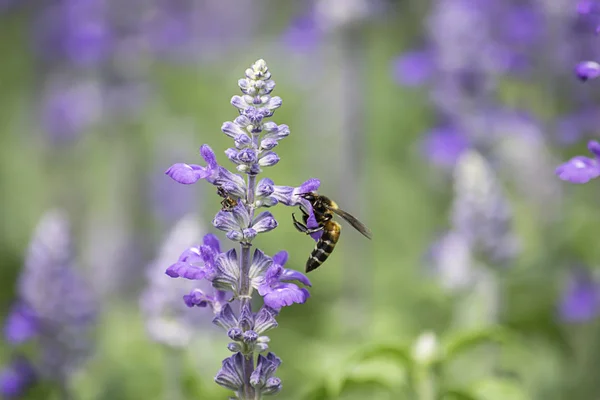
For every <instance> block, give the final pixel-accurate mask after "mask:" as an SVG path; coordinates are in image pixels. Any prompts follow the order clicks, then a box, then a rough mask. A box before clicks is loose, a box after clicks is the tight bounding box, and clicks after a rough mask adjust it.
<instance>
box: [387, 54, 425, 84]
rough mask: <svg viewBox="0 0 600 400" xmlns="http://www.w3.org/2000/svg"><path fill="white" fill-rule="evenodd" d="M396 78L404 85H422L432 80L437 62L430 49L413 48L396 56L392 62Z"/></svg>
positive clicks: (393, 74)
mask: <svg viewBox="0 0 600 400" xmlns="http://www.w3.org/2000/svg"><path fill="white" fill-rule="evenodd" d="M392 68H393V72H392V76H393V77H394V80H395V81H396V82H397V83H398V84H400V85H404V86H420V85H423V84H425V83H427V82H429V81H430V80H431V78H432V77H433V74H434V73H435V68H436V66H435V63H434V59H433V57H432V54H431V52H430V50H427V49H425V50H413V51H408V52H405V53H403V54H402V55H400V56H398V57H396V58H395V59H394V60H393V62H392Z"/></svg>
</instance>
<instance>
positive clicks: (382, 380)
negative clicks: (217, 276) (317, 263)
mask: <svg viewBox="0 0 600 400" xmlns="http://www.w3.org/2000/svg"><path fill="white" fill-rule="evenodd" d="M0 10H1V14H0V54H1V55H2V61H1V62H0V193H1V196H0V199H1V200H0V201H1V203H0V205H1V207H0V221H1V223H0V287H1V290H0V310H1V312H2V316H3V319H4V322H5V325H6V328H5V330H4V333H5V337H6V340H5V341H3V342H2V344H1V345H0V363H2V364H3V365H4V366H5V370H4V372H3V374H2V375H1V379H0V383H2V387H3V390H4V392H5V395H6V397H7V398H26V399H65V398H72V399H107V400H108V399H111V400H112V399H114V400H121V399H122V400H126V399H127V400H129V399H132V400H133V399H147V400H151V399H173V400H178V399H221V398H226V397H227V395H228V393H227V392H226V391H224V390H222V389H220V388H218V387H217V385H215V384H214V382H213V377H214V375H215V373H216V372H217V370H218V369H219V368H220V363H221V360H222V359H223V358H225V357H227V356H229V352H228V351H227V348H226V344H227V340H226V339H227V337H226V335H224V333H223V332H222V331H221V330H220V329H219V328H217V327H215V326H213V325H212V324H211V323H210V320H211V316H210V315H208V314H210V312H209V311H206V312H205V310H202V309H193V310H190V312H192V313H193V315H194V316H193V317H192V319H193V320H194V323H193V324H192V325H193V326H192V327H191V330H186V329H188V328H189V327H187V328H185V329H184V327H182V326H179V325H177V324H174V325H170V324H169V322H168V320H165V319H160V318H159V317H160V315H159V314H160V313H161V312H162V311H163V310H162V308H161V307H163V306H164V304H166V302H167V300H169V299H170V300H172V299H173V298H175V301H176V303H177V304H178V305H179V306H181V307H183V308H185V306H184V305H183V302H182V301H179V298H180V296H182V295H183V294H185V290H186V289H185V287H182V285H181V284H182V282H179V281H177V280H174V279H171V278H169V277H167V276H166V275H164V270H165V269H166V268H167V267H168V266H169V265H170V264H171V263H172V262H174V261H176V258H177V257H178V255H179V253H180V252H181V251H183V249H184V248H185V247H186V246H189V245H191V244H194V243H197V242H199V238H200V237H201V235H202V234H204V233H208V232H213V233H216V230H215V229H214V228H212V226H211V224H210V221H211V220H212V217H213V216H214V214H215V212H216V211H217V210H218V209H219V208H220V204H219V202H220V198H219V197H218V196H217V195H216V194H215V192H214V188H213V187H212V186H210V185H207V184H205V182H200V183H198V184H196V185H193V186H184V185H179V184H177V183H175V182H174V181H172V180H171V179H169V178H168V177H167V176H166V175H165V174H164V171H165V170H166V169H167V168H168V167H169V166H170V165H171V164H173V163H176V162H187V163H202V161H201V159H200V158H199V155H198V149H199V147H200V145H201V144H204V143H206V144H209V145H210V146H211V147H212V148H213V149H214V150H215V152H216V153H217V157H218V160H219V162H220V163H221V164H222V165H227V163H228V161H227V159H226V157H225V156H224V154H223V152H222V151H223V150H225V149H226V148H227V147H229V146H230V145H231V144H230V141H229V139H228V138H227V137H226V136H225V135H223V134H222V133H221V132H220V126H221V124H222V123H223V122H224V121H230V120H232V119H233V118H235V117H236V114H237V111H236V109H235V108H234V107H232V106H231V105H230V103H229V101H230V99H231V96H233V95H236V94H239V89H238V88H237V85H236V82H237V79H239V78H242V77H243V73H244V70H245V69H246V68H247V67H248V66H250V65H251V64H252V63H253V62H254V61H255V60H257V59H259V58H263V59H265V60H266V62H267V64H268V65H269V68H270V71H271V72H272V74H273V79H274V80H275V81H276V83H277V87H276V89H275V92H274V94H275V95H278V96H281V97H282V99H283V106H282V107H281V108H280V109H279V110H278V111H277V112H276V113H275V116H274V119H273V120H274V121H275V122H277V123H285V124H288V125H289V126H290V129H291V132H292V133H291V135H290V136H289V137H288V138H286V139H285V140H284V141H282V142H281V144H280V146H279V147H278V154H279V155H280V157H281V161H280V162H279V164H278V165H276V166H275V167H272V168H268V169H266V170H265V172H264V175H263V176H268V177H270V178H272V179H273V180H274V181H275V182H276V183H277V184H282V185H290V186H297V185H299V184H300V183H302V182H303V181H305V180H306V179H308V178H311V177H317V178H319V179H320V180H321V182H322V184H321V192H322V193H323V194H327V195H328V196H330V197H332V198H334V199H335V200H337V202H338V204H339V205H340V206H341V207H342V208H344V209H346V210H347V211H350V212H351V213H352V214H354V215H355V216H357V217H358V218H359V219H361V220H362V221H363V222H364V223H365V224H367V225H368V226H369V227H370V228H371V229H372V231H373V236H374V238H373V240H372V241H371V242H369V241H368V240H366V239H365V238H364V237H362V236H360V234H358V233H357V232H356V231H354V230H353V229H352V228H351V227H350V226H349V225H348V224H344V223H342V224H343V225H344V227H343V234H342V238H341V241H340V243H339V244H338V246H337V248H336V250H335V252H334V253H333V255H332V256H331V258H330V259H329V260H328V261H327V262H326V263H325V265H324V266H323V267H321V268H320V269H318V270H317V271H315V272H313V273H311V274H310V275H309V277H310V279H311V281H312V283H313V287H312V288H311V290H310V291H311V298H310V299H309V301H308V302H307V303H306V304H304V305H294V306H292V307H288V308H285V309H284V310H283V311H282V313H281V315H280V317H279V318H278V320H279V327H278V328H277V329H276V330H274V331H272V332H270V335H269V336H270V337H271V346H270V347H271V350H272V351H274V352H275V353H276V354H277V355H278V356H279V357H281V358H282V360H283V364H282V366H281V367H280V369H279V371H278V376H280V377H281V379H282V380H283V385H284V389H283V391H282V392H281V394H280V395H279V397H280V398H283V399H338V398H339V399H419V400H430V399H436V398H448V399H452V398H456V399H486V400H487V399H490V400H493V399H546V400H552V399H564V398H573V399H582V400H583V399H590V400H592V399H597V398H598V393H599V391H600V381H599V380H598V379H597V371H598V367H599V364H600V363H599V360H600V340H599V339H598V338H599V337H600V326H599V324H598V319H597V318H596V317H597V315H598V313H599V312H600V308H599V307H600V304H599V302H600V286H599V285H600V280H599V279H600V277H599V276H598V260H600V246H598V240H597V238H598V234H597V232H598V226H599V223H600V213H599V212H598V209H597V204H598V201H597V199H598V195H599V191H598V188H597V185H595V184H593V183H590V184H588V185H571V184H568V183H565V182H562V181H560V180H559V179H558V178H557V177H556V176H555V175H554V169H555V167H556V166H557V165H559V164H560V163H561V162H562V161H563V160H565V159H567V158H569V157H571V156H573V155H576V154H584V153H585V144H586V142H587V140H588V139H589V138H593V137H594V136H595V135H597V130H596V129H597V125H598V122H600V117H599V114H598V108H597V101H598V94H599V93H600V89H599V88H598V87H596V85H594V83H593V82H588V83H581V82H579V81H577V80H576V78H575V77H574V75H573V73H572V70H573V66H574V65H576V63H577V62H579V61H581V60H583V59H594V57H596V56H597V55H598V53H599V50H598V49H600V43H599V42H597V40H598V39H597V38H596V37H595V36H594V30H595V23H596V22H597V21H594V20H593V18H592V17H590V16H582V15H578V14H577V11H576V5H575V2H573V1H566V0H520V1H506V0H435V1H423V0H414V1H392V0H388V1H386V0H314V1H295V2H282V1H276V0H244V1H240V0H154V1H149V0H146V1H143V0H127V1H125V0H52V1H46V2H39V1H35V0H21V1H11V0H4V1H2V2H0ZM271 211H272V212H273V214H274V215H275V217H276V218H277V219H278V221H279V227H278V228H277V229H276V230H274V231H272V232H270V233H268V234H266V235H261V236H259V237H258V239H257V240H256V242H255V244H256V245H257V246H258V247H260V248H261V249H263V250H264V251H265V252H266V253H267V254H274V253H275V252H277V251H279V250H282V249H285V250H287V251H288V252H289V253H290V260H289V262H288V265H287V267H289V268H294V269H298V270H303V268H304V263H305V261H306V258H307V256H308V254H309V252H310V250H311V249H312V248H313V245H314V244H313V242H312V241H311V239H310V238H308V237H306V236H304V235H300V234H299V233H298V232H296V231H295V230H294V228H293V226H292V224H291V212H292V211H293V210H291V209H289V208H286V207H283V206H278V207H275V208H274V209H273V210H271ZM67 223H68V226H67ZM36 227H37V228H36ZM36 229H37V230H36ZM68 229H70V232H71V236H70V238H69V236H68V235H69V234H68V232H69V230H68ZM219 234H220V233H219ZM69 241H70V245H67V244H68V243H67V242H69ZM165 241H166V243H165ZM66 249H68V251H69V253H68V254H63V253H64V252H65V251H67V250H66ZM53 260H63V261H61V262H62V263H63V264H65V265H67V264H68V267H69V271H71V272H69V273H65V272H64V271H63V269H64V268H63V266H64V265H61V266H58V267H51V268H50V269H49V270H48V271H50V272H45V273H41V274H40V273H38V275H35V273H36V272H35V271H36V268H42V267H43V266H44V265H45V264H47V263H49V264H51V263H52V262H54V261H53ZM52 268H58V269H54V270H53V269H52ZM71 273H73V274H76V275H77V279H75V278H73V279H71V278H69V279H67V280H68V282H69V283H68V284H65V283H64V279H63V280H62V281H61V277H64V276H65V274H66V275H68V276H69V277H70V276H71V275H69V274H71ZM31 274H34V275H35V279H33V278H28V277H30V276H31ZM44 274H45V275H44ZM78 279H81V280H82V281H81V282H80V281H79V280H78ZM30 281H34V282H33V283H27V282H30ZM61 282H62V283H61ZM24 287H26V288H25V289H24ZM71 292H73V293H75V294H70V293H71ZM24 293H25V294H24ZM27 293H29V295H31V296H33V297H34V298H35V299H36V300H31V301H38V302H39V303H40V304H42V305H44V306H46V307H47V315H44V316H43V318H47V319H49V320H52V319H55V320H56V321H58V322H57V323H56V324H55V327H56V331H52V332H43V334H42V336H44V335H45V340H43V338H42V339H40V338H37V339H36V338H33V339H32V340H28V341H25V339H27V338H28V336H29V335H27V332H28V329H29V328H31V327H30V326H29V325H28V323H27V321H26V318H23V317H21V318H20V319H19V318H18V317H14V313H13V312H12V311H14V309H15V307H17V306H18V304H19V301H20V300H23V297H27ZM31 293H33V294H31ZM16 305H17V306H16ZM82 307H83V311H81V309H82ZM11 310H12V311H11ZM11 316H12V317H11ZM11 318H17V319H18V321H17V322H18V323H17V325H18V326H19V329H16V330H15V328H14V320H13V324H12V325H11V324H9V322H10V320H11ZM153 318H154V319H153ZM157 318H158V320H157ZM161 318H162V317H161ZM69 321H71V322H72V321H76V324H75V325H76V326H75V327H74V328H73V329H70V328H69V329H67V325H68V324H69V323H71V322H69ZM165 321H167V322H165ZM19 324H20V325H19ZM11 326H12V328H11ZM186 326H187V325H186ZM23 332H25V333H23ZM15 335H16V337H15ZM84 338H85V340H83V339H84ZM55 342H58V344H57V343H55ZM52 346H55V347H52ZM56 346H58V348H59V349H60V350H55V352H56V351H57V352H58V353H52V350H48V349H49V348H50V349H53V348H57V347H56ZM48 351H50V353H52V354H53V356H52V354H51V355H50V356H48ZM57 354H58V355H57ZM82 356H83V357H82ZM22 357H25V358H26V359H28V360H30V363H31V364H32V365H33V367H34V368H35V370H36V376H37V377H38V379H37V380H36V381H35V383H33V382H32V381H31V380H30V379H29V378H30V377H31V375H30V374H29V372H31V371H29V370H28V369H27V368H24V367H23V365H24V362H23V361H22V360H23V358H22ZM48 357H49V358H50V361H53V362H54V364H52V363H50V365H51V368H50V372H48V371H47V369H48V365H49V362H48ZM19 363H21V364H19ZM66 364H68V365H67V366H65V365H66ZM15 365H20V367H15ZM44 368H46V370H44ZM61 368H62V369H61ZM19 371H20V372H19ZM23 371H25V372H26V373H24V372H23ZM52 371H54V372H56V371H67V372H63V373H62V374H52ZM55 375H57V376H58V377H57V376H55ZM30 383H31V384H30ZM21 387H22V388H23V389H27V390H23V391H21V390H17V389H20V388H21ZM11 390H12V391H13V396H12V397H11V396H10V395H9V392H11ZM444 396H445V397H444Z"/></svg>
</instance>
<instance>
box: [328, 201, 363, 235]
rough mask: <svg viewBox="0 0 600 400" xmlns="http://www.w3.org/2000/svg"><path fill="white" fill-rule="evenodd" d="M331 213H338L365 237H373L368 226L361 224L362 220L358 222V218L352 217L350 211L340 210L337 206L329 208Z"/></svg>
mask: <svg viewBox="0 0 600 400" xmlns="http://www.w3.org/2000/svg"><path fill="white" fill-rule="evenodd" d="M329 209H330V210H331V211H332V212H333V213H335V214H337V215H339V216H340V217H342V218H344V219H345V220H346V221H348V223H349V224H350V225H352V226H353V227H354V229H356V230H357V231H359V232H360V233H362V234H363V235H364V236H365V237H366V238H368V239H371V238H373V234H372V233H371V230H370V229H369V228H367V227H366V226H365V224H363V223H362V222H360V221H359V220H357V219H356V218H354V216H352V215H351V214H350V213H348V212H346V211H344V210H341V209H339V208H332V207H330V208H329Z"/></svg>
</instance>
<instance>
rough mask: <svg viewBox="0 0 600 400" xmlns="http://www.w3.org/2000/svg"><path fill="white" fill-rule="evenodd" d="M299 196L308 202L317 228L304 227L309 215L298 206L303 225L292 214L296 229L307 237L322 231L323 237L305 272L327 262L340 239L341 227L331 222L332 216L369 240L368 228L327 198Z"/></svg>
mask: <svg viewBox="0 0 600 400" xmlns="http://www.w3.org/2000/svg"><path fill="white" fill-rule="evenodd" d="M299 196H300V197H302V198H304V199H306V200H308V201H309V202H310V204H311V206H312V208H313V213H314V215H315V219H316V220H317V224H318V226H317V227H315V228H309V227H308V226H307V225H306V224H307V222H308V217H309V214H308V212H307V211H306V210H305V209H304V208H303V207H302V206H300V211H301V212H302V221H303V223H302V222H299V221H298V220H297V219H296V216H295V215H294V214H292V220H293V221H294V226H295V227H296V229H298V230H299V231H300V232H303V233H306V234H307V235H309V234H311V233H315V232H319V231H321V230H322V231H323V235H321V238H320V239H319V240H318V241H317V244H316V246H315V248H314V250H313V251H312V253H310V257H309V258H308V261H307V262H306V272H310V271H312V270H314V269H317V268H319V266H320V265H321V264H323V263H324V262H325V260H327V257H329V255H330V254H331V252H332V251H333V249H334V248H335V245H336V243H337V241H338V239H339V238H340V232H341V229H342V227H341V226H340V224H338V223H337V222H335V221H334V220H333V215H334V214H337V215H339V216H340V217H342V218H343V219H345V220H346V221H348V222H349V223H350V225H352V226H353V227H354V228H355V229H356V230H357V231H359V232H360V233H362V234H363V235H364V236H365V237H367V238H368V239H371V237H372V234H371V231H370V230H369V228H367V227H366V226H365V225H364V224H363V223H362V222H360V221H359V220H357V219H356V218H355V217H353V216H352V215H350V214H349V213H347V212H346V211H344V210H342V209H340V208H339V207H338V205H337V204H336V203H335V202H334V201H333V200H331V199H329V198H328V197H325V196H321V195H319V194H317V193H316V192H308V193H302V194H300V195H299Z"/></svg>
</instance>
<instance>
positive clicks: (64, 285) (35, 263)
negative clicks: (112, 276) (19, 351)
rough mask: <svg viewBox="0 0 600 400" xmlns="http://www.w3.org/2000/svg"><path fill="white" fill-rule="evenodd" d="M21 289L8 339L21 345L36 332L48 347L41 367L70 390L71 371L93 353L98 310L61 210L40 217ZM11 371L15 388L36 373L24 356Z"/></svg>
mask: <svg viewBox="0 0 600 400" xmlns="http://www.w3.org/2000/svg"><path fill="white" fill-rule="evenodd" d="M18 294H19V298H18V301H17V302H16V303H15V305H14V306H13V307H12V310H11V312H10V314H9V316H8V317H7V320H6V322H5V329H4V335H5V337H6V340H7V341H8V342H9V343H11V344H12V345H15V346H16V345H19V344H22V343H24V342H26V341H29V340H31V339H34V338H36V339H37V340H38V343H39V345H40V349H41V351H42V354H41V359H40V360H39V361H38V362H36V363H35V365H36V367H37V368H36V369H37V370H38V371H39V373H40V375H41V376H42V377H44V378H49V379H51V380H53V381H54V382H56V383H57V384H58V385H60V386H62V390H63V391H68V384H69V383H68V380H69V377H70V376H71V375H72V373H73V371H74V370H75V369H76V368H77V367H78V366H79V364H80V363H81V362H82V361H83V360H84V359H85V357H86V356H87V355H88V353H89V348H90V343H89V339H90V337H89V334H90V333H91V332H90V329H91V328H92V326H93V323H94V321H95V319H96V315H97V311H96V304H95V301H94V296H93V295H92V293H91V289H90V288H89V287H88V286H87V285H86V283H85V282H84V281H83V279H82V278H81V277H80V276H79V274H78V273H77V271H76V269H75V268H74V260H73V249H72V244H71V236H70V232H69V224H68V220H67V217H66V215H65V214H64V213H62V212H61V211H50V212H48V213H46V214H45V215H44V217H43V218H42V220H41V221H40V223H39V225H38V227H37V230H36V232H35V235H34V237H33V239H32V241H31V243H30V246H29V252H28V255H27V258H26V260H25V267H24V270H23V273H22V274H21V277H20V280H19V286H18ZM7 371H9V372H10V371H12V372H10V373H7V375H5V377H7V376H8V377H12V378H11V379H12V380H11V382H13V384H14V385H15V386H14V387H15V388H16V387H23V386H24V385H25V383H28V382H31V381H32V379H33V378H32V377H33V376H34V374H33V373H32V369H31V368H30V367H29V364H27V363H26V362H24V361H23V360H22V359H17V361H15V362H14V363H13V365H12V367H11V368H9V370H7ZM5 379H8V378H5ZM15 390H16V389H15Z"/></svg>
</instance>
